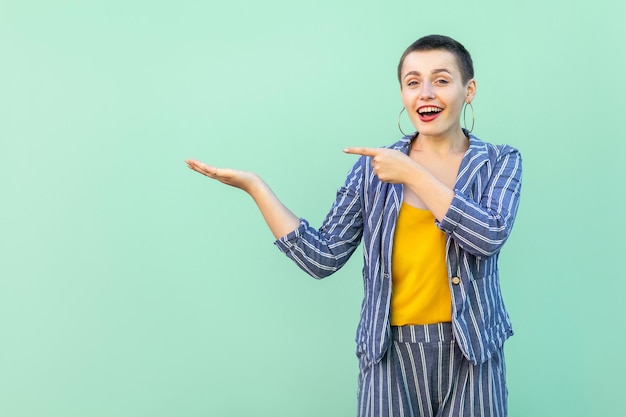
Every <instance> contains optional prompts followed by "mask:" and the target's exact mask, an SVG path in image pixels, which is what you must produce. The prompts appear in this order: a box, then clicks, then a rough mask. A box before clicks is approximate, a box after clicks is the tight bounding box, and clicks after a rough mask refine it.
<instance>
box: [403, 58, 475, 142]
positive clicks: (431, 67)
mask: <svg viewBox="0 0 626 417" xmlns="http://www.w3.org/2000/svg"><path fill="white" fill-rule="evenodd" d="M400 74H401V75H400V88H401V94H402V103H403V104H404V107H405V109H406V110H407V113H408V115H409V117H410V119H411V122H412V123H413V126H415V129H416V130H417V131H418V132H419V134H420V137H432V138H440V139H446V138H448V139H449V138H452V137H453V135H458V133H459V132H460V129H461V124H460V121H459V119H460V115H461V111H462V109H463V104H464V103H465V102H466V101H467V102H471V101H472V100H473V99H474V95H475V93H476V82H475V81H474V80H473V79H472V80H469V81H468V82H467V83H464V82H463V77H462V74H461V70H460V68H459V65H458V63H457V60H456V57H455V56H454V54H453V53H452V52H448V51H446V50H443V49H441V50H439V49H437V50H432V51H415V52H411V53H410V54H408V55H407V56H406V58H405V59H404V62H403V63H402V70H401V73H400Z"/></svg>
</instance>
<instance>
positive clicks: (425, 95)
mask: <svg viewBox="0 0 626 417" xmlns="http://www.w3.org/2000/svg"><path fill="white" fill-rule="evenodd" d="M434 97H435V94H434V93H433V89H432V86H431V85H430V84H429V83H423V84H422V90H421V91H420V98H421V99H430V98H434Z"/></svg>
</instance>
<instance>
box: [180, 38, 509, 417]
mask: <svg viewBox="0 0 626 417" xmlns="http://www.w3.org/2000/svg"><path fill="white" fill-rule="evenodd" d="M398 79H399V81H400V92H401V96H402V103H403V105H404V108H403V109H402V110H403V111H405V110H406V113H407V114H408V117H409V118H410V120H411V122H412V124H413V126H414V127H415V129H416V132H415V133H414V134H412V135H405V136H404V137H403V138H402V139H401V140H400V141H398V142H396V143H395V144H393V145H391V146H389V147H386V148H377V149H372V148H349V149H345V152H346V153H349V154H357V155H361V157H360V158H359V160H358V161H357V163H356V164H355V165H354V166H353V167H352V169H351V171H350V172H349V174H348V176H347V179H346V181H345V184H344V185H343V186H342V187H341V188H340V189H339V191H338V193H337V197H336V199H335V202H334V204H333V206H332V208H331V210H330V212H329V213H328V215H327V217H326V219H325V220H324V222H323V225H322V226H321V228H320V229H318V230H316V229H314V228H312V227H311V226H310V225H309V223H308V222H307V221H306V220H304V219H299V218H298V217H296V216H295V215H294V214H293V213H292V212H290V211H289V210H288V209H287V208H286V207H285V206H284V205H283V204H282V203H281V202H280V200H279V199H278V198H277V197H276V196H275V195H274V193H273V192H272V191H271V189H270V188H269V187H268V186H267V185H266V184H265V183H264V182H263V181H262V180H261V179H260V178H259V177H258V176H257V175H255V174H253V173H250V172H244V171H237V170H232V169H220V168H215V167H211V166H208V165H205V164H203V163H201V162H198V161H194V160H189V161H187V163H188V165H189V167H190V168H191V169H193V170H195V171H197V172H199V173H201V174H204V175H206V176H208V177H210V178H214V179H216V180H218V181H221V182H223V183H225V184H228V185H231V186H234V187H237V188H240V189H242V190H244V191H246V192H247V193H249V194H250V195H251V196H252V198H253V199H254V201H255V202H256V204H257V205H258V207H259V209H260V210H261V213H262V214H263V216H264V218H265V221H266V222H267V224H268V225H269V227H270V229H271V230H272V232H273V234H274V236H275V237H276V239H277V241H276V245H277V246H278V247H279V249H280V250H281V251H283V252H284V253H285V254H286V255H287V256H288V257H290V258H291V259H293V260H294V261H295V262H296V264H297V265H298V266H299V267H300V268H302V269H303V270H304V271H306V272H307V273H309V274H310V275H312V276H314V277H316V278H323V277H326V276H328V275H330V274H332V273H333V272H335V271H336V270H338V269H339V268H341V267H342V266H343V265H344V264H345V263H346V261H347V260H348V258H349V257H350V255H351V254H352V253H353V252H354V250H355V249H356V247H357V246H358V244H359V242H360V241H363V252H364V263H365V265H364V269H363V275H364V286H365V291H364V299H363V304H362V310H361V317H360V322H359V325H358V329H357V336H356V342H357V356H358V358H359V365H360V374H359V393H358V415H359V416H363V417H364V416H474V415H476V416H506V414H507V389H506V383H505V365H504V357H503V350H502V349H503V344H504V341H505V340H506V339H507V338H508V337H509V336H511V335H512V329H511V324H510V321H509V317H508V314H507V312H506V310H505V308H504V304H503V301H502V296H501V292H500V284H499V276H498V267H497V260H498V254H499V252H500V249H501V247H502V245H503V244H504V242H505V241H506V239H507V237H508V236H509V233H510V232H511V228H512V226H513V221H514V219H515V215H516V212H517V207H518V203H519V195H520V187H521V157H520V154H519V152H518V151H517V150H516V149H514V148H512V147H510V146H506V145H499V146H495V145H491V144H488V143H485V142H482V141H481V140H480V139H478V138H477V137H475V136H474V135H472V134H470V131H471V129H470V130H469V131H468V130H466V129H463V128H462V127H461V123H460V119H461V117H462V114H463V113H464V112H465V111H466V110H467V109H466V106H470V107H471V102H472V100H473V99H474V96H475V94H476V82H475V80H474V73H473V63H472V59H471V57H470V54H469V53H468V52H467V50H466V49H465V48H464V47H463V46H462V45H461V44H460V43H458V42H457V41H455V40H453V39H451V38H448V37H445V36H439V35H430V36H426V37H423V38H421V39H419V40H417V41H416V42H414V43H413V44H412V45H411V46H409V48H407V50H406V51H405V52H404V54H403V55H402V57H401V59H400V63H399V65H398ZM401 114H402V112H401ZM472 125H473V109H472ZM472 127H473V126H472Z"/></svg>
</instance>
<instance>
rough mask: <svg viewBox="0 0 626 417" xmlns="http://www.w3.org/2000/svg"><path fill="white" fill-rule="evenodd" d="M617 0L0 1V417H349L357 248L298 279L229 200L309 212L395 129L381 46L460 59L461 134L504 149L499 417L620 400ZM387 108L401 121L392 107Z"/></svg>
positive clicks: (603, 410) (623, 60)
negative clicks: (415, 45)
mask: <svg viewBox="0 0 626 417" xmlns="http://www.w3.org/2000/svg"><path fill="white" fill-rule="evenodd" d="M624 16H626V8H625V6H624V3H623V2H620V1H618V0H614V1H611V0H599V1H593V2H587V1H585V2H583V1H552V2H549V1H535V0H533V1H525V2H504V1H441V2H432V1H419V0H412V1H398V2H374V1H371V2H367V1H353V0H344V1H341V0H336V1H326V0H324V1H317V2H295V1H286V0H285V1H280V0H269V1H267V0H266V1H262V2H261V1H258V2H257V1H232V2H225V1H221V2H212V1H191V0H153V1H147V0H124V1H122V0H97V1H87V0H85V1H79V0H74V1H70V0H67V1H62V0H57V1H53V0H50V1H44V0H41V1H33V0H0V158H1V163H0V185H1V191H2V194H1V196H2V197H1V198H2V200H1V201H2V206H1V207H2V209H1V211H0V214H1V216H0V250H1V258H0V335H1V338H0V416H3V417H47V416H55V417H57V416H58V417H135V416H142V417H143V416H146V417H160V416H167V417H170V416H190V417H191V416H218V417H221V416H225V417H226V416H235V417H239V416H245V417H248V416H276V417H278V416H298V417H307V416H327V417H334V416H351V415H354V414H355V408H356V406H355V403H356V387H357V363H356V359H355V357H354V343H353V337H354V331H355V328H356V324H357V319H358V314H359V307H360V299H361V296H362V284H361V278H360V269H361V254H360V250H359V251H358V252H357V254H356V255H355V256H354V257H353V259H352V260H351V261H350V262H349V264H348V265H347V266H346V267H345V268H344V269H343V270H341V271H340V272H338V273H337V274H336V275H335V276H333V277H331V278H329V279H327V280H324V281H321V282H318V281H315V280H313V279H311V278H309V277H308V276H306V275H305V274H304V273H303V272H301V271H300V270H299V269H298V268H297V267H296V266H295V265H293V264H292V263H291V262H290V261H289V260H288V259H287V258H285V257H284V256H283V255H281V254H280V252H279V251H278V250H277V249H276V248H275V247H274V246H273V245H272V242H273V239H272V237H271V234H270V232H269V231H268V230H267V227H266V226H265V225H264V223H263V221H262V218H261V216H260V215H259V214H258V213H257V211H256V209H255V207H254V205H253V203H252V201H251V200H250V198H249V197H247V196H245V195H244V194H242V193H240V192H238V191H237V190H233V189H229V188H227V187H225V186H221V185H220V184H217V183H212V182H211V181H210V180H208V179H206V178H204V177H202V176H200V175H197V174H195V173H193V172H191V171H189V170H188V169H187V168H186V167H185V165H184V163H183V161H184V159H186V158H197V159H201V160H204V161H207V162H210V163H212V164H216V165H222V166H234V167H239V168H245V169H250V170H255V171H257V172H258V173H260V174H261V175H262V176H263V177H264V178H265V179H266V180H267V181H268V182H269V183H270V184H271V185H272V186H273V188H274V189H275V191H276V192H277V193H278V195H279V196H281V197H282V198H283V200H284V201H285V203H286V204H287V205H288V206H289V207H290V208H292V209H293V211H294V212H295V213H297V214H298V215H300V216H303V217H307V218H308V219H309V220H310V221H311V222H312V223H313V224H316V225H318V224H319V223H320V221H321V220H322V218H323V217H324V215H325V214H326V211H327V209H328V208H329V206H330V204H331V202H332V200H333V197H334V193H335V191H336V189H337V187H338V186H339V185H340V184H341V183H342V181H343V178H344V175H345V173H346V172H347V171H348V169H349V168H350V166H351V165H352V163H353V162H354V157H353V156H348V155H344V154H343V153H342V152H341V149H342V148H344V147H346V146H361V145H363V146H379V145H385V144H389V143H392V142H394V141H395V140H397V139H398V138H399V133H398V131H397V127H396V117H397V114H398V112H399V110H400V108H401V104H400V99H399V89H398V85H397V80H396V78H395V77H396V74H395V71H396V64H397V60H398V58H399V56H400V54H401V53H402V51H403V50H404V48H405V47H406V46H408V45H409V44H410V43H411V42H412V41H413V40H415V39H417V38H418V37H420V36H422V35H426V34H430V33H443V34H448V35H450V36H453V37H455V38H457V39H458V40H460V41H461V42H463V43H464V44H465V46H466V47H467V48H468V49H469V50H470V51H471V53H472V55H473V57H474V61H475V66H476V77H477V81H478V94H477V98H476V100H475V102H474V108H475V110H476V128H475V133H476V134H477V135H478V136H479V137H481V138H483V139H484V140H487V141H491V142H496V143H503V142H505V143H509V144H512V145H514V146H516V147H518V148H520V150H521V151H522V154H523V157H524V170H525V172H524V186H523V196H522V203H521V207H520V213H519V216H518V220H517V224H516V228H515V230H514V232H513V235H512V237H511V239H510V241H509V243H508V244H507V246H506V247H505V248H504V251H503V253H502V258H501V268H500V269H501V275H502V278H503V283H502V285H503V291H504V294H505V299H506V301H507V306H508V308H509V312H510V314H511V317H512V320H513V323H514V328H515V332H516V335H515V336H514V337H513V338H512V339H510V341H509V342H508V343H507V345H506V353H507V360H508V382H509V390H510V398H509V408H510V416H511V417H541V416H547V417H554V416H557V417H559V416H568V417H571V416H581V417H582V416H605V417H607V416H623V415H624V411H623V407H622V406H621V404H622V403H623V401H621V399H622V398H621V397H622V396H623V388H624V378H623V375H624V374H625V372H626V359H625V355H624V353H623V352H624V337H623V332H624V330H625V328H624V327H625V326H624V321H623V320H622V319H621V316H622V315H623V311H624V310H623V307H622V304H623V300H624V294H625V293H626V284H625V278H624V276H623V271H624V267H623V263H622V261H623V259H622V258H623V257H624V249H625V245H624V240H623V239H624V235H625V234H626V229H625V227H624V221H623V217H624V198H623V197H622V195H623V193H624V190H625V188H626V187H625V186H626V184H625V183H626V181H625V176H624V173H623V166H624V164H623V158H624V152H625V151H626V146H625V145H624V142H625V141H624V139H623V133H622V125H623V122H624V119H625V118H626V112H625V111H624V108H625V107H624V98H625V97H626V88H625V85H626V84H625V81H624V68H625V66H626V56H625V53H624V47H623V41H624V40H625V39H626V29H625V28H624ZM405 122H406V120H405Z"/></svg>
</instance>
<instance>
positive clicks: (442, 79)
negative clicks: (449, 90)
mask: <svg viewBox="0 0 626 417" xmlns="http://www.w3.org/2000/svg"><path fill="white" fill-rule="evenodd" d="M435 84H440V85H446V84H450V82H449V81H448V80H446V79H444V78H438V79H436V80H435Z"/></svg>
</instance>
